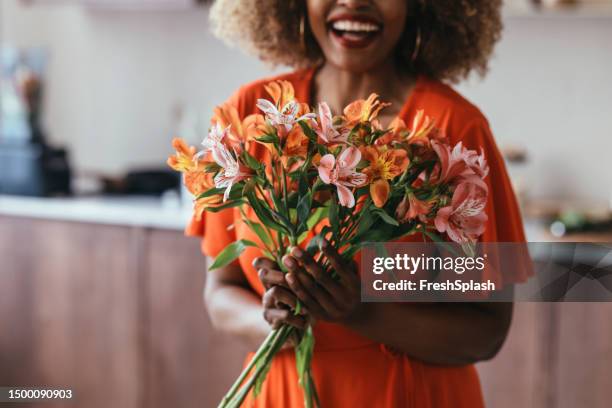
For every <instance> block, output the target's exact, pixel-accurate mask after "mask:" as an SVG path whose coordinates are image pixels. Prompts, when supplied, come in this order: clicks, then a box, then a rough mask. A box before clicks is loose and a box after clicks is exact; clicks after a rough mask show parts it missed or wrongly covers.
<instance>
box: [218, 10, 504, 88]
mask: <svg viewBox="0 0 612 408" xmlns="http://www.w3.org/2000/svg"><path fill="white" fill-rule="evenodd" d="M407 1H410V0H407ZM411 6H412V7H414V11H413V12H412V13H411V16H410V17H409V19H410V20H409V21H407V23H406V30H405V32H404V35H403V36H402V39H401V40H400V43H399V44H398V46H397V57H398V60H399V61H400V63H402V64H403V66H405V67H406V69H407V70H410V71H412V72H413V73H414V74H424V75H427V76H429V77H431V78H435V79H439V80H444V81H448V82H457V81H459V80H461V79H464V78H466V77H468V75H469V74H470V73H471V72H472V71H475V72H476V73H478V74H479V75H481V76H484V75H485V74H486V72H487V68H488V60H489V57H490V55H491V53H492V51H493V48H494V46H495V43H496V42H497V40H498V39H499V38H500V35H501V30H502V22H501V11H500V10H501V0H457V1H445V0H412V1H411ZM305 12H306V11H305V0H216V1H215V3H214V4H213V6H212V8H211V12H210V19H211V22H212V25H213V32H214V34H215V35H216V36H217V37H219V38H221V39H223V40H225V41H226V42H227V43H229V44H231V45H237V46H239V47H241V48H243V49H244V50H245V51H247V52H249V53H251V54H254V55H255V56H257V57H258V58H259V59H261V60H262V61H264V62H268V63H270V64H272V65H287V66H292V67H295V68H303V67H308V66H313V65H316V64H318V63H320V62H321V61H322V60H323V54H322V52H321V50H320V48H319V47H318V45H317V43H316V41H315V39H314V37H313V36H312V34H310V32H309V30H308V27H305V29H304V31H302V30H300V24H303V22H302V21H303V20H302V19H303V16H304V15H305ZM301 31H302V32H305V35H304V37H305V38H304V39H302V38H301V37H302V36H301V33H300V32H301ZM419 36H420V46H419V47H418V50H416V52H415V46H416V44H417V42H419V41H417V37H419ZM300 44H303V46H300ZM413 54H414V56H415V57H416V58H413Z"/></svg>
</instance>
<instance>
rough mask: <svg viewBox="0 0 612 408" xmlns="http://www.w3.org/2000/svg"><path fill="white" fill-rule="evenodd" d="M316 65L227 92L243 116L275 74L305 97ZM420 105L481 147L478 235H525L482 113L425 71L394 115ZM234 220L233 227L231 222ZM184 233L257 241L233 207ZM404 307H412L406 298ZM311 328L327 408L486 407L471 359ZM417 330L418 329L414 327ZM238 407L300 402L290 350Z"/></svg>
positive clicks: (220, 240) (456, 135)
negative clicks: (434, 357)
mask: <svg viewBox="0 0 612 408" xmlns="http://www.w3.org/2000/svg"><path fill="white" fill-rule="evenodd" d="M314 72H315V70H314V69H307V70H302V71H296V72H293V73H290V74H285V75H282V76H278V77H274V78H267V79H263V80H259V81H256V82H253V83H251V84H248V85H245V86H243V87H241V88H240V89H239V90H238V92H236V93H235V94H234V95H233V96H232V97H231V98H230V103H232V104H234V105H235V106H236V107H237V109H238V112H239V114H240V115H241V117H245V116H246V115H249V114H251V113H256V110H257V108H256V107H255V103H256V100H257V99H258V98H267V97H268V95H267V94H266V92H265V90H264V85H265V84H266V83H268V82H270V81H272V80H277V79H282V80H287V81H289V82H291V83H292V84H293V86H294V88H295V95H296V99H297V100H298V101H301V102H310V91H311V85H312V78H313V76H314ZM420 109H423V110H424V111H425V113H426V114H427V115H428V116H430V117H432V118H435V120H436V123H437V126H438V127H439V128H440V129H441V130H442V131H443V132H444V133H445V134H446V135H448V136H449V138H450V140H451V143H452V144H453V145H454V144H455V143H457V142H459V141H463V143H464V145H465V146H466V147H468V148H470V149H477V150H479V151H480V149H483V150H484V152H485V156H486V158H487V160H488V163H489V166H490V173H489V174H490V175H489V177H488V178H487V182H488V184H489V188H490V190H489V191H490V194H489V201H488V203H487V209H486V211H487V214H488V224H487V226H486V232H485V233H484V236H483V237H482V241H485V242H524V240H525V238H524V233H523V229H522V223H521V218H520V213H519V210H518V207H517V204H516V199H515V196H514V194H513V192H512V187H511V185H510V182H509V180H508V176H507V172H506V168H505V166H504V162H503V159H502V157H501V155H500V153H499V150H498V149H497V146H496V145H495V141H494V140H493V136H492V134H491V131H490V129H489V125H488V123H487V120H486V119H485V117H484V116H483V115H482V113H481V112H480V111H479V110H478V109H477V108H476V107H475V106H473V105H472V104H470V103H469V102H468V101H467V100H465V99H464V98H463V97H462V96H461V95H459V94H458V93H456V92H455V91H454V90H452V89H451V88H450V87H448V86H447V85H444V84H442V83H440V82H438V81H434V80H430V79H427V78H425V77H420V78H419V79H418V80H417V83H416V84H415V87H414V89H413V91H412V92H411V95H410V96H409V98H408V100H407V101H406V103H405V104H404V106H403V107H402V109H401V111H400V114H399V116H400V118H402V119H403V120H404V121H405V122H406V123H411V122H412V118H413V117H414V115H415V114H416V112H417V111H418V110H420ZM250 216H251V215H249V217H250ZM232 225H233V228H228V227H230V226H232ZM186 233H187V234H188V235H193V236H196V235H201V236H203V237H204V239H203V240H202V250H203V252H204V253H205V254H207V255H209V256H212V257H214V256H216V255H217V254H218V253H219V252H220V251H221V250H223V248H225V246H226V245H228V244H229V243H231V242H233V241H235V240H236V239H243V238H244V239H250V240H255V241H256V240H257V237H256V236H255V235H254V234H253V233H251V232H250V231H249V229H248V227H247V226H246V225H245V224H244V223H243V222H241V221H240V214H239V212H238V210H237V209H228V210H224V211H222V212H219V213H206V214H205V216H204V219H203V220H202V221H195V220H194V221H192V222H191V223H190V225H188V226H187V229H186ZM257 256H261V255H260V252H259V251H258V250H257V249H256V248H248V249H247V250H246V251H245V252H244V253H243V254H242V255H241V256H240V258H239V260H238V262H239V263H240V266H241V267H242V270H243V271H244V274H245V276H246V278H247V280H248V281H249V283H250V285H251V286H252V288H253V290H254V291H255V292H256V293H258V294H259V295H262V294H263V291H264V289H263V286H262V284H261V282H260V281H259V279H258V277H257V272H256V271H255V269H254V268H253V266H252V265H251V262H252V261H253V259H254V258H255V257H257ZM494 273H496V272H494ZM504 273H505V274H504ZM488 278H490V279H493V280H494V281H496V282H497V283H499V284H503V283H509V282H517V281H522V280H524V278H525V276H522V275H520V273H514V274H510V273H509V272H499V273H497V275H496V276H489V277H488ZM406 307H411V306H410V304H406ZM314 332H315V341H316V344H315V351H314V357H313V363H312V368H313V375H314V379H315V383H316V387H317V391H318V393H319V397H320V400H321V404H322V406H323V407H324V408H338V407H368V408H379V407H380V408H392V407H418V408H421V407H422V408H429V407H431V408H441V407H453V408H479V407H483V406H484V403H483V399H482V394H481V389H480V382H479V379H478V374H477V372H476V369H475V367H474V366H473V365H467V366H461V367H456V366H455V367H445V366H434V365H429V364H426V363H423V362H420V361H417V360H414V359H412V358H410V357H408V356H406V355H403V354H399V353H392V352H389V351H388V350H387V349H386V348H385V347H384V346H383V345H381V344H379V343H376V342H374V341H372V340H369V339H367V338H364V337H362V336H361V335H359V334H357V333H355V332H353V331H351V330H350V329H348V328H346V327H344V326H341V325H337V324H331V323H327V322H318V323H317V324H316V325H315V327H314ZM415 335H417V336H418V333H415ZM250 357H251V356H248V357H247V358H250ZM243 406H245V407H251V406H255V407H266V408H291V407H302V406H303V394H302V391H301V388H300V386H299V384H298V378H297V373H296V368H295V358H294V354H293V351H292V350H286V351H282V352H281V353H279V354H278V355H277V357H276V358H275V360H274V361H273V364H272V368H271V370H270V372H269V374H268V378H267V380H266V381H265V383H264V385H263V388H262V392H261V394H260V395H259V396H258V397H257V398H256V399H255V400H252V399H250V400H247V402H246V403H245V404H244V405H243Z"/></svg>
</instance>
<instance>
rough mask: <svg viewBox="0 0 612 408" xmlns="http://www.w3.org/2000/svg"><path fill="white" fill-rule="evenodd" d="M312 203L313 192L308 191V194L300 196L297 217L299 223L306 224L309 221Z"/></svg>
mask: <svg viewBox="0 0 612 408" xmlns="http://www.w3.org/2000/svg"><path fill="white" fill-rule="evenodd" d="M311 204H312V193H310V192H308V193H306V195H304V196H302V197H300V199H299V201H298V204H297V219H298V225H302V224H305V223H306V222H307V221H308V216H309V215H310V206H311Z"/></svg>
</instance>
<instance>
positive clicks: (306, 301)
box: [285, 272, 325, 316]
mask: <svg viewBox="0 0 612 408" xmlns="http://www.w3.org/2000/svg"><path fill="white" fill-rule="evenodd" d="M285 279H287V283H288V284H289V288H291V290H292V291H293V293H295V295H296V296H297V298H298V299H299V300H300V302H301V303H302V305H303V307H305V308H306V310H307V311H308V314H309V315H315V316H324V315H325V310H324V309H323V308H322V307H321V305H319V304H318V303H317V301H316V300H315V298H314V297H312V295H311V294H310V293H308V291H307V290H306V289H305V288H304V286H303V285H302V283H301V282H300V281H299V279H298V278H297V276H296V273H295V272H289V273H288V274H287V275H285Z"/></svg>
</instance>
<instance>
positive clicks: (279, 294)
mask: <svg viewBox="0 0 612 408" xmlns="http://www.w3.org/2000/svg"><path fill="white" fill-rule="evenodd" d="M262 303H263V305H264V307H266V308H273V309H283V308H289V309H291V310H295V308H296V307H297V297H296V296H295V295H294V294H293V293H292V292H291V291H289V290H288V289H285V288H282V287H280V286H273V287H272V288H270V289H269V290H267V291H266V292H265V293H264V295H263V297H262Z"/></svg>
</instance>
